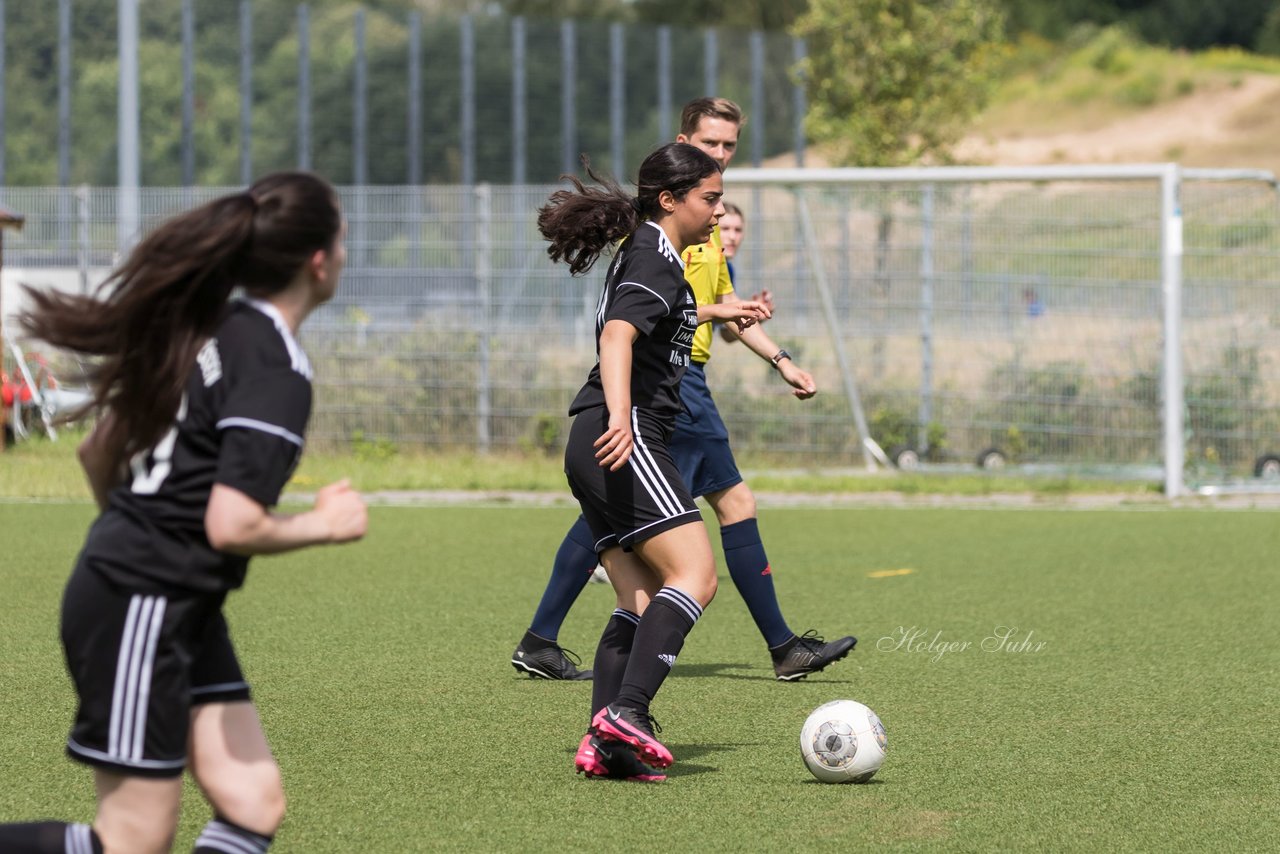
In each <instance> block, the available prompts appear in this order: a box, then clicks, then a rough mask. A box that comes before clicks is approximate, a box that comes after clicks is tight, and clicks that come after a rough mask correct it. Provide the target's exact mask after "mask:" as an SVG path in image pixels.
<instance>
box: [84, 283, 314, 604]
mask: <svg viewBox="0 0 1280 854" xmlns="http://www.w3.org/2000/svg"><path fill="white" fill-rule="evenodd" d="M310 416H311V364H310V362H309V361H308V360H307V355H306V353H304V352H303V351H302V348H301V347H300V346H299V345H298V342H297V341H296V340H295V339H294V337H293V335H292V333H291V332H290V331H289V327H288V326H287V325H286V324H285V321H284V318H283V317H281V315H280V313H279V312H278V311H277V310H276V308H275V307H274V306H272V305H270V304H269V303H265V302H259V301H256V300H237V301H235V302H233V303H232V305H231V308H230V311H229V312H228V315H227V317H226V318H225V319H224V320H223V322H222V323H221V325H220V326H219V328H218V331H217V333H216V334H215V336H214V337H213V338H211V339H210V340H209V341H208V342H207V343H206V344H205V345H204V347H203V348H202V349H201V350H200V355H199V357H198V358H197V360H196V364H195V366H194V367H193V368H192V371H191V376H190V377H189V378H188V380H187V387H186V392H185V394H184V395H183V399H182V405H181V407H180V408H179V411H178V415H177V418H176V420H175V423H174V425H173V427H172V429H170V430H169V432H168V433H166V434H165V436H164V437H163V438H162V439H161V440H160V442H159V443H158V444H157V445H156V446H155V447H154V448H152V449H151V450H150V451H147V452H146V453H141V454H138V455H137V456H136V457H134V459H133V460H132V461H131V464H130V468H131V471H130V474H129V477H128V479H127V480H126V481H125V482H124V483H123V484H122V485H121V486H119V487H117V488H115V489H114V490H112V492H111V494H110V496H109V498H108V506H107V509H106V510H105V511H104V512H103V513H102V515H101V516H99V517H98V519H97V521H96V522H94V524H93V528H92V529H91V530H90V532H89V537H88V541H87V542H86V544H85V550H84V554H83V556H82V559H83V560H84V562H85V563H86V564H87V565H88V566H90V567H92V568H94V569H96V570H98V571H99V572H102V573H103V574H104V575H106V576H107V577H108V578H110V579H112V580H114V581H117V582H118V583H120V584H122V585H125V586H127V587H132V588H140V587H141V588H151V589H161V590H168V589H172V588H179V589H187V590H197V591H218V590H229V589H231V588H234V587H239V586H240V585H241V583H243V581H244V575H245V570H246V568H247V565H248V558H247V557H242V556H238V555H230V554H224V553H222V552H219V551H216V550H214V548H213V547H212V546H210V545H209V539H208V537H207V536H206V535H205V528H204V516H205V509H206V507H207V506H208V504H209V496H210V494H211V492H212V490H213V485H214V484H215V483H220V484H224V485H226V486H229V487H233V488H235V489H237V490H239V491H240V492H243V493H244V494H246V495H248V496H249V497H250V498H253V499H254V500H255V501H258V502H259V503H261V504H262V505H264V506H266V507H270V506H272V505H274V504H275V503H276V502H277V501H278V500H279V497H280V491H281V490H282V489H283V488H284V485H285V483H286V482H287V481H288V479H289V477H290V475H292V473H293V470H294V468H295V467H296V466H297V464H298V460H299V458H300V457H301V454H302V446H303V436H305V435H306V429H307V421H308V419H309V418H310Z"/></svg>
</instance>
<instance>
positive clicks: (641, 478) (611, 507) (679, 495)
mask: <svg viewBox="0 0 1280 854" xmlns="http://www.w3.org/2000/svg"><path fill="white" fill-rule="evenodd" d="M608 421H609V418H608V412H607V410H606V409H605V407H603V406H596V407H592V408H591V409H588V410H586V411H584V412H580V413H578V415H577V417H576V418H574V419H573V426H572V427H570V428H569V442H568V445H567V447H566V448H565V452H564V471H565V475H566V476H567V477H568V478H569V488H570V489H571V490H573V496H574V497H575V498H577V499H578V504H579V505H580V506H581V507H582V516H583V518H585V519H586V520H587V525H588V526H589V527H590V528H591V534H592V536H593V537H594V538H595V541H596V551H597V552H602V551H604V550H605V549H607V548H611V547H613V546H622V547H623V548H626V549H630V547H631V545H632V544H633V543H637V542H643V541H645V540H647V539H649V538H650V537H656V536H657V535H658V534H661V533H662V532H663V531H669V530H671V529H672V528H678V527H679V526H681V525H688V524H689V523H691V522H701V521H702V514H701V513H700V512H699V511H698V507H697V505H696V504H694V501H693V497H692V496H691V495H689V489H688V488H687V487H686V486H685V485H684V479H683V478H682V477H681V476H680V471H679V469H677V468H676V464H675V463H674V462H672V460H671V454H670V453H669V452H668V451H667V441H668V439H669V438H670V432H671V428H670V425H669V424H667V423H666V422H664V421H663V419H661V418H659V417H657V416H655V415H653V414H652V413H650V412H647V411H646V410H643V409H638V408H636V407H632V409H631V432H632V435H633V437H634V443H635V444H634V447H633V448H632V451H631V458H630V459H629V460H627V464H626V465H624V466H623V467H622V468H620V469H618V470H617V471H609V470H608V469H607V468H602V467H601V466H600V463H599V461H598V460H597V459H596V457H595V454H596V449H595V447H594V445H595V441H596V440H597V439H599V438H600V436H601V435H602V434H603V433H604V432H605V430H606V429H607V427H608Z"/></svg>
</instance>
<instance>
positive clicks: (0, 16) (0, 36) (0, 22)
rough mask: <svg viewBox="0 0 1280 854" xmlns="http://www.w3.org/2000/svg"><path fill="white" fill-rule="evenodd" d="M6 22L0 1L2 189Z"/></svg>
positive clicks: (0, 173) (1, 175) (0, 177)
mask: <svg viewBox="0 0 1280 854" xmlns="http://www.w3.org/2000/svg"><path fill="white" fill-rule="evenodd" d="M4 20H5V10H4V0H0V187H3V186H4V185H5V180H6V175H5V170H4V167H5V163H4V150H5V144H4V141H5V124H4V113H5V97H4V87H5V80H4V65H5V61H6V57H5V51H4V40H5V32H4Z"/></svg>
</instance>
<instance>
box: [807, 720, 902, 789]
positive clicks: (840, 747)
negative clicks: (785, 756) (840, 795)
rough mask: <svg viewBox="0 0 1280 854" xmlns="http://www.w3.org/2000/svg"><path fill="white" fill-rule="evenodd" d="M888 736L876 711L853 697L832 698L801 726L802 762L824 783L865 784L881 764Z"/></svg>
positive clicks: (886, 747)
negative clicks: (845, 698) (843, 698)
mask: <svg viewBox="0 0 1280 854" xmlns="http://www.w3.org/2000/svg"><path fill="white" fill-rule="evenodd" d="M887 749H888V738H887V737H886V736H885V731H884V724H882V723H880V718H879V717H877V716H876V713H875V712H873V711H871V710H870V709H869V708H867V707H866V706H864V705H862V703H859V702H858V701H856V700H832V701H831V702H830V703H823V704H822V705H821V706H818V708H816V709H814V710H813V713H812V714H810V715H809V717H808V719H806V720H805V722H804V726H803V727H801V729H800V755H801V756H803V757H804V764H805V765H806V766H808V768H809V770H810V771H812V772H813V776H815V777H817V778H818V779H819V780H821V781H822V782H824V783H865V782H867V781H868V780H870V779H871V778H872V777H873V776H874V775H875V773H876V772H877V771H879V770H880V766H881V765H883V764H884V757H885V752H886V751H887Z"/></svg>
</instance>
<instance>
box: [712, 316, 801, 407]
mask: <svg viewBox="0 0 1280 854" xmlns="http://www.w3.org/2000/svg"><path fill="white" fill-rule="evenodd" d="M727 296H728V299H730V300H733V299H736V297H734V296H733V295H732V294H729V295H727ZM721 299H725V297H722V298H721ZM738 337H739V338H741V339H742V343H743V344H746V345H747V347H749V348H750V349H751V352H753V353H755V354H756V355H757V356H759V357H760V358H761V359H764V360H765V361H766V362H769V363H770V364H772V365H773V366H774V367H775V368H777V369H778V373H779V374H780V375H781V376H782V378H783V379H784V380H785V381H786V383H787V385H789V386H791V388H792V394H794V395H795V396H796V397H797V398H799V399H800V400H808V399H809V398H811V397H813V396H814V395H815V394H817V393H818V386H817V384H816V383H815V382H814V381H813V377H812V376H810V374H809V372H808V371H806V370H804V369H803V368H801V367H800V366H799V365H797V364H796V363H795V361H793V360H792V358H791V355H790V354H789V353H787V351H786V350H783V349H782V348H781V347H779V346H778V345H777V344H776V343H774V340H773V339H772V338H770V337H769V333H767V332H765V331H764V329H762V328H761V327H760V325H759V324H755V325H754V326H751V327H748V328H746V329H743V330H741V331H740V332H739V333H738Z"/></svg>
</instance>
